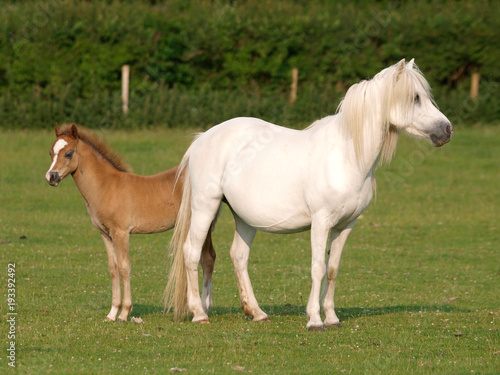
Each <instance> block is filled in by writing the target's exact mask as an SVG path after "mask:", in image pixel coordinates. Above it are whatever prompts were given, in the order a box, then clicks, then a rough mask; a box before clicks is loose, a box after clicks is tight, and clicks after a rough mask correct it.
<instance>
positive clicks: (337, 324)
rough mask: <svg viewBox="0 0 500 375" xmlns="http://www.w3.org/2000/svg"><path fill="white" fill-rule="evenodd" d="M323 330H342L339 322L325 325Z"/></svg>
mask: <svg viewBox="0 0 500 375" xmlns="http://www.w3.org/2000/svg"><path fill="white" fill-rule="evenodd" d="M325 328H342V326H341V325H340V322H337V323H331V324H327V323H325Z"/></svg>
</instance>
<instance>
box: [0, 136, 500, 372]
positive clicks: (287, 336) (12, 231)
mask: <svg viewBox="0 0 500 375" xmlns="http://www.w3.org/2000/svg"><path fill="white" fill-rule="evenodd" d="M193 133H194V130H169V131H165V130H156V131H153V130H147V131H135V132H122V131H109V132H105V133H103V135H104V137H105V139H106V140H107V141H108V142H109V143H110V144H111V145H112V146H113V147H114V148H115V149H116V150H117V151H119V152H120V153H122V154H123V155H124V156H125V159H126V160H127V161H128V162H129V163H130V164H132V166H133V167H134V169H135V171H136V172H137V173H140V174H153V173H156V172H159V171H162V170H165V169H167V168H169V167H171V166H173V165H175V164H177V163H178V162H179V160H180V159H181V157H182V154H183V152H184V151H185V150H186V148H187V146H188V144H189V143H190V140H191V136H192V134H193ZM53 141H54V135H53V131H52V130H50V132H49V131H46V132H31V131H30V132H24V131H7V132H6V131H3V132H0V156H1V157H0V176H1V185H0V202H1V204H0V258H1V263H0V264H1V267H0V279H1V280H2V282H1V285H2V289H3V290H2V295H4V296H6V294H7V265H8V263H15V264H16V285H17V286H16V302H17V312H18V316H17V326H16V329H17V330H16V350H17V352H16V366H17V369H16V370H17V371H18V372H19V373H26V374H35V373H37V374H38V373H71V374H73V373H113V374H115V373H122V372H123V373H169V372H170V369H171V368H178V369H185V370H186V371H187V373H253V374H272V373H280V374H308V373H310V374H327V373H352V374H360V373H380V374H400V373H415V374H429V373H453V374H465V373H467V374H469V373H481V374H493V373H498V372H499V371H500V354H499V351H500V340H499V329H500V326H499V318H500V310H499V308H500V303H499V297H500V294H499V289H500V288H499V281H500V280H499V279H500V278H499V271H500V267H499V264H500V263H499V255H500V251H499V248H500V245H499V235H498V233H499V231H500V224H499V209H500V194H499V187H500V127H485V128H474V129H471V128H469V129H456V131H455V135H454V137H453V140H452V141H451V143H450V144H447V145H445V146H444V147H442V148H440V149H434V148H432V147H431V146H430V145H428V144H427V143H425V142H423V141H417V140H414V139H410V138H408V137H401V139H400V143H399V145H398V151H397V154H396V156H395V158H394V159H393V162H392V164H391V165H390V166H387V167H383V168H380V169H379V170H378V171H377V181H378V189H377V198H376V200H374V201H373V202H372V204H371V205H370V207H369V208H368V209H367V210H366V212H365V213H364V214H363V216H362V217H361V218H360V219H359V220H358V223H357V225H356V228H355V230H354V231H353V233H352V234H351V237H350V239H349V241H348V242H347V245H346V247H345V249H344V254H343V258H342V265H341V268H340V276H339V280H338V283H337V289H336V298H335V303H336V311H337V314H338V316H339V318H340V320H341V323H342V328H340V329H330V330H326V331H325V332H309V331H307V330H306V329H305V325H306V319H307V318H306V316H305V306H306V304H307V298H308V295H309V290H310V285H311V282H310V244H309V239H310V235H309V233H308V232H306V233H300V234H296V235H268V234H262V233H259V234H258V235H257V238H256V240H255V242H254V245H253V248H252V253H251V258H250V266H249V270H250V277H251V279H252V282H253V286H254V290H255V293H256V296H257V299H258V301H259V303H260V305H261V307H262V308H263V309H264V310H265V311H266V312H268V313H269V314H270V318H271V322H269V323H254V322H252V321H250V320H248V319H247V318H245V317H244V316H243V314H242V312H241V309H240V306H239V297H238V290H237V286H236V280H235V276H234V272H233V269H232V264H231V261H230V258H229V254H228V253H229V246H230V244H231V240H232V235H233V228H234V224H233V222H232V218H231V215H230V213H229V212H228V210H227V208H226V209H224V210H223V213H222V216H221V218H220V220H219V221H218V224H217V227H216V230H215V233H214V242H215V246H216V249H217V252H218V258H217V262H216V271H215V274H214V308H213V310H212V311H211V313H210V314H209V316H210V321H211V323H210V324H208V325H197V324H192V323H190V322H189V321H184V322H175V321H173V318H172V314H171V313H170V314H167V315H165V314H163V312H162V300H161V297H162V293H163V289H164V287H165V284H166V279H167V275H168V268H167V266H166V265H167V257H166V248H167V245H168V242H169V240H170V237H171V232H167V233H163V234H155V235H136V236H132V237H131V244H130V257H131V262H132V293H133V299H134V310H133V312H132V316H136V317H140V318H142V319H143V320H144V322H145V323H144V324H142V325H140V324H135V323H131V322H128V323H123V324H118V323H106V322H104V321H103V320H104V318H105V316H106V314H107V313H108V311H109V308H110V304H111V281H110V277H109V274H108V269H107V257H106V252H105V248H104V245H103V243H102V241H101V238H100V236H99V233H98V231H97V230H96V229H95V228H94V227H93V226H92V224H91V222H90V218H89V216H88V215H87V212H86V209H85V203H84V200H83V199H82V197H81V196H80V194H79V192H78V191H77V189H76V186H75V184H74V182H73V181H72V179H71V177H68V178H67V179H66V180H65V181H63V182H62V183H61V185H60V186H59V187H57V188H53V187H50V186H49V185H48V184H47V183H46V182H45V180H44V174H45V172H46V170H47V169H48V167H49V165H50V157H49V155H48V152H49V149H50V147H51V146H52V143H53ZM5 300H6V297H5V298H4V299H3V301H2V302H1V304H0V305H1V306H0V308H1V313H2V314H1V315H2V325H1V327H2V330H1V331H2V332H3V333H2V334H1V340H0V342H1V343H2V348H1V350H0V368H1V371H2V373H3V372H4V371H5V370H6V369H8V365H7V363H8V359H7V358H6V355H7V354H6V353H7V349H8V341H9V340H8V339H7V333H8V325H7V322H6V319H7V303H6V302H5Z"/></svg>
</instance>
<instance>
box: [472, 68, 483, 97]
mask: <svg viewBox="0 0 500 375" xmlns="http://www.w3.org/2000/svg"><path fill="white" fill-rule="evenodd" d="M480 78H481V75H480V74H479V72H478V71H477V70H474V71H473V72H472V75H471V77H470V97H471V98H472V99H474V100H477V98H478V97H479V80H480Z"/></svg>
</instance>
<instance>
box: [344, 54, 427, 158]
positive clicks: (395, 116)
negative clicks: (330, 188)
mask: <svg viewBox="0 0 500 375" xmlns="http://www.w3.org/2000/svg"><path fill="white" fill-rule="evenodd" d="M416 87H421V88H422V90H423V93H424V94H426V95H428V96H429V97H430V87H429V84H428V83H427V81H426V80H425V78H424V76H423V75H422V73H421V72H420V70H419V69H418V68H417V66H416V65H414V63H413V60H411V61H410V62H409V63H408V64H406V65H405V64H404V60H402V61H401V62H399V63H398V64H395V65H393V66H391V67H389V68H387V69H384V70H383V71H381V72H380V73H379V74H377V75H376V76H375V77H374V78H373V79H371V80H366V81H361V82H359V83H357V84H355V85H353V86H351V87H350V88H349V90H348V91H347V93H346V96H345V98H344V99H343V100H342V102H341V103H340V105H339V107H338V109H337V113H338V115H340V122H341V128H342V133H343V134H344V136H346V137H348V138H351V137H352V139H353V143H354V150H355V153H356V158H357V160H358V163H362V160H363V156H364V155H363V154H364V150H365V141H374V140H373V137H371V135H374V134H382V139H381V140H380V142H381V143H382V147H381V152H380V158H379V162H390V161H391V159H392V156H393V155H394V152H395V151H396V144H397V140H398V134H399V133H398V130H397V129H396V127H395V126H393V125H398V126H399V127H402V126H405V125H409V124H411V122H412V121H413V108H414V97H415V88H416ZM380 127H382V129H381V130H382V132H380V129H379V128H380ZM377 128H378V129H377Z"/></svg>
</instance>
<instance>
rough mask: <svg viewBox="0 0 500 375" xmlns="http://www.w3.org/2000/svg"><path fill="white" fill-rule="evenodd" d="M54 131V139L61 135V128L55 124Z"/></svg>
mask: <svg viewBox="0 0 500 375" xmlns="http://www.w3.org/2000/svg"><path fill="white" fill-rule="evenodd" d="M54 130H55V131H56V137H59V135H60V134H61V128H60V127H59V125H57V122H56V126H55V127H54Z"/></svg>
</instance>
